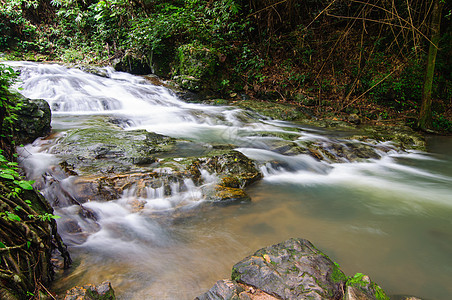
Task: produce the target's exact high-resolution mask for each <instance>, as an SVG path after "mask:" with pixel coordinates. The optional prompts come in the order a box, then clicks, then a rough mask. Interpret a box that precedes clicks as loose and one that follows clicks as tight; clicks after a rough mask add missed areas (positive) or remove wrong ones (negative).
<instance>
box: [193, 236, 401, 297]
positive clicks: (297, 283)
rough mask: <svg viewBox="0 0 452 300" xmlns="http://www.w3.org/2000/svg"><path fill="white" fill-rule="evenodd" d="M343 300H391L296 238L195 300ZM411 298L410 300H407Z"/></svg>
mask: <svg viewBox="0 0 452 300" xmlns="http://www.w3.org/2000/svg"><path fill="white" fill-rule="evenodd" d="M214 299H215V300H219V299H224V300H226V299H227V300H248V299H258V300H271V299H279V300H280V299H290V300H292V299H343V300H389V297H388V296H387V295H386V293H385V292H384V291H383V290H382V289H381V288H380V286H378V285H377V284H376V283H374V282H372V281H371V280H370V278H369V277H368V276H366V275H363V274H361V273H357V274H356V275H354V276H352V277H347V276H346V275H345V274H344V273H343V272H342V271H341V270H340V268H339V265H338V264H337V263H335V262H333V261H332V260H331V259H330V258H329V257H328V256H327V255H326V254H324V253H323V252H321V251H320V250H318V249H317V248H316V247H315V246H314V245H313V244H311V243H310V242H309V241H308V240H305V239H299V238H292V239H289V240H287V241H285V242H282V243H279V244H276V245H272V246H269V247H266V248H262V249H260V250H258V251H256V252H255V253H254V254H253V255H250V256H248V257H246V258H245V259H243V260H242V261H240V262H238V263H237V264H235V265H234V266H233V268H232V275H231V279H224V280H219V281H217V282H216V283H215V285H214V286H213V287H212V288H211V289H210V290H209V291H208V292H206V293H204V294H202V295H200V296H198V297H197V298H195V300H214ZM403 299H407V298H403Z"/></svg>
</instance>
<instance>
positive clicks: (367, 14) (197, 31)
mask: <svg viewBox="0 0 452 300" xmlns="http://www.w3.org/2000/svg"><path fill="white" fill-rule="evenodd" d="M0 3H1V13H0V20H1V21H0V22H1V23H2V24H1V25H2V27H0V31H1V37H0V51H8V52H9V54H10V55H13V56H15V57H19V58H23V59H32V60H58V61H65V62H74V63H96V64H116V65H117V66H118V68H119V69H123V70H128V71H135V72H138V73H140V72H141V73H147V72H150V71H151V70H152V71H153V72H154V73H156V74H158V75H159V76H162V77H168V78H169V77H172V78H173V79H176V80H179V83H181V84H183V83H186V82H187V79H188V80H189V81H190V80H192V81H193V80H194V79H196V80H195V83H196V84H188V85H187V86H186V87H187V88H190V89H193V90H199V89H200V88H201V89H204V90H205V89H207V90H210V91H214V92H215V93H216V95H218V94H220V95H221V96H222V97H223V98H232V100H235V101H240V100H241V99H243V98H249V97H251V98H252V99H261V100H269V101H280V102H291V103H294V104H297V105H300V106H304V107H305V108H307V109H308V110H310V111H311V112H312V113H313V114H315V115H317V116H324V117H331V118H333V117H336V118H339V119H341V118H346V117H347V115H349V114H352V113H356V114H358V115H359V116H360V117H361V119H362V120H365V121H373V122H394V121H402V122H406V123H407V124H409V125H412V126H416V120H417V119H418V115H419V109H420V104H421V101H422V97H423V96H422V95H423V85H424V76H425V66H426V64H427V56H428V53H429V45H430V44H431V42H432V32H433V30H432V24H433V21H432V14H433V11H434V10H435V9H434V8H435V7H436V6H435V5H434V4H435V3H436V4H438V7H439V8H440V12H442V14H441V15H440V17H441V18H440V24H439V25H440V34H439V41H438V42H437V43H438V45H437V47H434V48H437V49H438V50H439V51H438V54H437V56H436V63H435V69H434V73H433V85H432V89H431V90H432V91H431V97H432V99H433V104H432V108H433V117H434V122H433V128H434V129H436V130H441V131H452V124H451V122H450V120H451V117H452V109H451V98H452V97H451V96H452V81H451V73H452V72H451V65H452V64H451V61H450V60H451V53H452V46H451V44H452V43H451V41H452V33H451V30H450V29H451V5H450V3H447V1H444V0H434V1H422V0H407V1H405V0H403V1H402V0H397V1H383V0H375V1H370V2H369V1H367V2H366V1H360V0H352V1H349V0H307V1H295V0H283V1H278V0H246V1H245V0H219V1H211V0H166V1H154V0H12V1H1V2H0ZM433 44H434V43H433ZM434 45H436V44H434ZM118 62H119V63H118ZM184 76H185V77H184ZM198 80H199V81H198Z"/></svg>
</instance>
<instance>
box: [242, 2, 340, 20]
mask: <svg viewBox="0 0 452 300" xmlns="http://www.w3.org/2000/svg"><path fill="white" fill-rule="evenodd" d="M287 1H289V0H283V1H279V2H278V3H274V4H271V5H269V6H267V7H264V8H262V9H259V10H258V11H256V12H253V13H252V14H249V15H248V16H247V18H249V17H252V16H254V15H257V14H258V13H260V12H262V11H264V10H268V9H271V8H273V7H275V6H277V5H279V4H281V3H284V2H287ZM334 1H336V0H334Z"/></svg>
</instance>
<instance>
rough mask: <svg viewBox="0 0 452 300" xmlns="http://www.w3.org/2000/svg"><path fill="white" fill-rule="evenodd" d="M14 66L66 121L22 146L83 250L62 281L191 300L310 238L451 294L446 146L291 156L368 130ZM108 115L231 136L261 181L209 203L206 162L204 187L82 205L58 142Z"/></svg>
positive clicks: (123, 121)
mask: <svg viewBox="0 0 452 300" xmlns="http://www.w3.org/2000/svg"><path fill="white" fill-rule="evenodd" d="M9 64H11V65H12V66H14V67H15V68H18V69H20V70H21V82H20V83H18V84H17V87H21V88H23V90H21V93H23V94H24V95H25V96H27V97H30V98H42V99H45V100H46V101H48V102H49V104H50V106H51V108H52V113H53V119H52V125H53V127H54V129H55V131H57V132H58V134H55V135H54V136H53V137H52V138H48V139H46V140H38V141H36V142H35V143H34V144H33V145H27V146H26V147H25V148H23V149H22V152H21V161H22V165H23V166H24V167H25V169H26V172H27V175H28V176H29V177H30V179H34V180H36V181H37V185H38V186H39V188H40V189H41V190H42V191H43V193H44V194H45V195H46V197H47V198H48V199H49V201H50V202H51V203H52V204H53V205H55V207H57V209H56V213H57V214H59V215H61V216H62V218H61V219H59V220H58V223H59V226H60V227H59V228H60V231H61V233H62V235H63V237H64V238H65V240H66V242H67V243H68V244H69V245H70V251H71V253H72V255H73V257H74V258H75V261H76V263H75V265H74V267H73V269H72V270H71V271H70V272H69V274H65V275H64V276H63V277H61V278H60V279H59V280H58V281H57V282H56V285H55V287H56V288H57V289H60V290H63V289H65V288H70V287H72V286H73V285H76V284H78V285H79V284H86V283H100V282H101V281H104V280H111V281H112V283H113V286H114V287H115V288H116V290H117V295H118V296H119V299H157V298H158V299H193V298H194V297H195V296H197V295H199V294H201V293H203V292H205V291H206V290H207V289H209V288H210V287H211V286H212V285H213V284H214V283H215V281H216V280H219V279H221V278H228V277H229V276H230V269H231V267H232V265H233V264H234V263H236V262H238V261H239V260H240V259H242V258H244V257H245V256H247V255H249V254H251V253H252V252H254V251H255V250H257V249H259V248H261V247H264V246H267V245H269V244H273V243H277V242H281V241H282V240H284V239H287V238H290V237H302V238H307V239H310V240H311V241H312V242H313V243H314V244H315V245H316V246H317V247H319V248H320V249H322V250H324V251H325V252H326V253H327V254H328V255H329V256H330V257H332V258H333V259H335V260H336V261H338V263H339V264H340V265H341V266H342V268H343V269H344V271H346V273H347V275H353V274H354V273H356V272H362V273H366V274H369V275H370V276H371V278H372V279H374V280H375V281H377V282H378V283H379V284H381V285H382V286H383V288H384V289H385V290H387V291H388V292H389V293H390V294H414V295H417V296H420V297H425V298H430V299H440V300H441V299H444V300H446V299H449V296H450V295H451V294H452V289H451V286H450V278H452V259H451V256H450V253H451V252H452V223H451V221H450V220H451V218H450V216H452V196H451V195H452V167H451V166H452V159H451V156H450V152H447V151H446V154H444V153H443V154H442V156H438V155H436V154H427V153H422V152H409V153H408V152H407V153H397V152H396V151H395V150H393V147H392V145H391V144H390V143H381V144H378V145H375V146H372V145H370V144H365V143H363V144H365V145H366V146H368V147H374V148H375V149H374V152H375V157H378V159H361V160H360V161H359V162H347V161H346V160H345V159H342V160H341V161H343V162H344V163H331V162H328V160H325V161H318V160H316V159H314V158H312V157H311V156H309V155H306V154H296V153H292V155H284V154H283V153H285V152H284V151H282V150H280V149H281V148H284V147H286V146H287V145H289V144H290V143H292V142H293V143H295V145H298V146H300V147H303V144H304V143H307V142H309V143H316V144H317V145H326V147H327V146H328V145H331V144H332V145H334V144H336V145H340V146H343V147H344V148H347V147H348V146H347V145H349V144H350V143H362V142H359V141H350V140H344V139H343V136H344V133H341V134H337V136H335V133H334V132H332V131H328V132H326V131H324V130H323V129H320V128H306V127H303V126H300V125H297V124H293V123H290V122H283V121H278V120H270V119H268V118H264V117H261V116H259V115H257V114H255V113H252V112H246V111H243V110H240V109H237V108H233V107H227V106H207V105H200V104H190V103H185V102H183V101H181V100H180V99H178V98H177V96H176V95H175V94H174V93H173V92H171V91H170V90H168V89H166V88H164V87H158V86H154V85H152V84H150V83H149V82H147V81H146V80H145V79H144V78H142V77H139V76H133V75H130V74H126V73H121V72H115V71H113V70H112V69H108V68H107V69H104V70H103V72H104V74H105V75H106V77H100V76H96V75H93V74H89V73H85V72H82V71H80V70H77V69H68V68H65V67H63V66H58V65H45V64H35V63H24V62H10V63H9ZM107 117H114V118H115V119H117V120H120V122H119V124H120V126H122V127H123V128H124V129H125V130H133V129H146V130H148V131H152V132H157V133H160V134H164V135H169V136H172V137H178V138H184V139H188V140H191V141H194V142H197V143H199V144H203V145H204V144H231V145H234V146H235V147H236V149H237V150H238V151H240V152H242V153H243V154H245V155H246V156H248V157H250V158H251V159H253V160H255V161H256V162H257V163H258V164H259V167H260V169H261V171H262V173H263V174H264V179H263V180H262V181H260V182H259V183H257V184H255V185H253V186H252V187H250V188H249V189H248V190H247V192H248V193H249V194H250V196H251V197H252V202H251V203H250V204H246V205H234V206H229V207H212V206H205V205H203V204H205V201H206V199H204V198H203V197H204V196H203V195H204V193H203V192H202V191H203V189H208V188H210V187H211V185H214V184H215V183H216V182H217V181H218V178H217V177H216V176H213V175H212V174H209V173H207V172H203V173H202V177H203V178H204V180H205V182H206V185H205V186H196V185H195V184H194V183H193V182H192V181H191V180H188V179H187V180H185V181H180V182H175V183H173V184H172V185H171V186H170V188H169V190H170V193H169V194H168V192H165V190H164V188H163V187H159V186H156V187H152V188H151V187H148V188H147V189H146V191H145V193H141V194H140V195H138V194H137V192H136V189H135V188H136V187H130V188H128V189H126V190H125V192H124V194H123V195H121V196H120V197H119V198H118V199H114V200H112V201H108V202H104V201H88V202H86V203H84V204H83V208H81V207H80V206H79V205H74V204H76V202H77V197H76V195H77V191H75V190H74V186H73V183H74V181H76V180H77V176H69V175H68V174H66V173H65V172H64V171H63V170H62V168H61V166H60V165H59V163H60V159H61V158H60V157H59V156H58V154H56V155H53V154H50V150H51V149H52V147H53V145H54V143H56V142H57V141H58V139H59V138H60V137H61V136H64V134H65V133H66V132H68V131H69V130H73V129H75V128H87V127H89V126H91V124H93V123H94V122H99V120H101V121H104V120H105V118H107ZM96 124H97V123H96ZM269 133H273V134H270V135H269ZM281 133H282V134H284V135H286V136H290V137H292V141H287V140H284V139H282V138H279V137H278V136H279V134H281ZM346 143H347V144H346ZM448 145H452V142H450V143H449V144H448ZM447 147H450V146H447ZM447 147H445V148H447ZM449 149H450V148H449ZM383 150H384V151H383ZM175 161H177V160H175ZM161 172H164V170H161ZM207 200H208V199H207Z"/></svg>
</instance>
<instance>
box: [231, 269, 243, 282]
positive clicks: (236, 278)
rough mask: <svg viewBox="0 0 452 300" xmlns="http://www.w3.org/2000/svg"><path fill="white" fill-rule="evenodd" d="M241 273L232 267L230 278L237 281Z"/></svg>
mask: <svg viewBox="0 0 452 300" xmlns="http://www.w3.org/2000/svg"><path fill="white" fill-rule="evenodd" d="M241 276H242V275H240V273H239V272H238V271H237V269H236V268H232V274H231V279H232V280H234V281H237V282H239V281H240V278H241Z"/></svg>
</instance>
